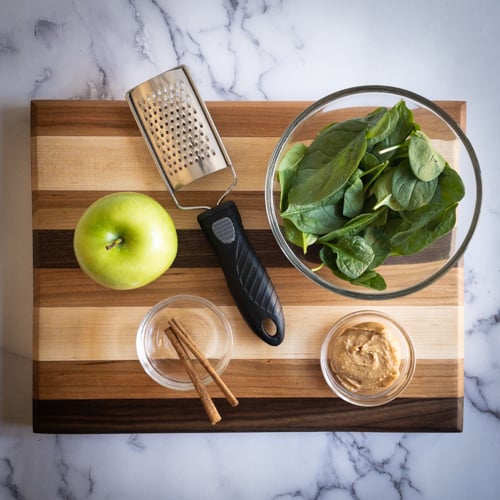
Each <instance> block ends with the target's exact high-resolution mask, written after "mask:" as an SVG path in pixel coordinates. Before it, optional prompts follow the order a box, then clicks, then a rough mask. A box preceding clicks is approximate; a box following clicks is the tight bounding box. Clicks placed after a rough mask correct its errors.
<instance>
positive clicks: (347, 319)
mask: <svg viewBox="0 0 500 500" xmlns="http://www.w3.org/2000/svg"><path fill="white" fill-rule="evenodd" d="M367 322H376V323H380V324H382V325H383V326H384V328H385V331H386V332H387V333H388V334H389V336H390V337H391V339H392V342H393V343H394V345H395V347H396V348H397V349H398V350H399V355H400V358H401V362H400V365H399V375H398V376H397V377H396V378H395V380H394V381H393V382H392V383H390V384H389V385H387V386H386V387H384V388H381V389H379V390H375V389H371V390H363V389H362V388H361V389H359V390H350V389H349V388H347V387H346V386H345V385H344V384H343V383H342V381H341V380H340V379H339V377H338V375H339V374H338V373H337V372H336V371H335V368H334V366H333V363H332V359H333V356H334V355H335V353H334V352H333V346H334V343H335V341H336V340H337V339H338V337H339V336H340V335H341V334H342V333H343V332H344V331H345V330H346V329H348V328H352V327H354V326H356V325H359V324H360V323H367ZM320 362H321V371H322V372H323V377H324V379H325V381H326V383H327V384H328V386H329V387H330V389H331V390H332V391H333V392H334V393H335V394H337V395H338V396H339V397H340V398H342V399H343V400H344V401H347V402H348V403H351V404H354V405H358V406H379V405H382V404H385V403H388V402H389V401H392V400H393V399H394V398H396V397H397V396H398V395H399V394H401V392H402V391H403V390H404V389H405V388H406V387H407V386H408V384H409V383H410V381H411V379H412V377H413V374H414V372H415V365H416V359H415V349H414V347H413V342H412V340H411V338H410V336H409V335H408V334H407V332H406V331H405V330H404V328H403V327H402V326H401V325H400V324H399V323H398V322H397V321H396V320H394V319H393V318H391V317H390V316H388V315H387V314H385V313H382V312H378V311H359V312H355V313H351V314H348V315H347V316H344V317H343V318H341V319H340V320H339V321H337V322H336V323H335V324H334V325H333V326H332V328H331V329H330V331H329V332H328V334H327V335H326V337H325V340H324V342H323V344H322V346H321V355H320Z"/></svg>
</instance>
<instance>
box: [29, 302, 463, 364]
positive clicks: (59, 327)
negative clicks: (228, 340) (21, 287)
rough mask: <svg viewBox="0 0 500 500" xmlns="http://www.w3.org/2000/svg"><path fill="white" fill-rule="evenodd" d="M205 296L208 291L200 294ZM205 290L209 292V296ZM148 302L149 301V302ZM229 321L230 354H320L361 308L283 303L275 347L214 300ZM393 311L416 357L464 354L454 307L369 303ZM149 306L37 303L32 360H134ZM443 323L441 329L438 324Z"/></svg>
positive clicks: (268, 356) (236, 356)
mask: <svg viewBox="0 0 500 500" xmlns="http://www.w3.org/2000/svg"><path fill="white" fill-rule="evenodd" d="M204 296H205V297H207V294H205V295H204ZM207 298H210V297H209V294H208V297H207ZM228 300H229V299H228ZM151 305H153V304H151ZM218 305H219V307H220V308H221V310H222V311H223V312H224V314H225V315H226V317H227V319H228V321H229V322H230V324H231V325H232V328H233V333H234V337H235V339H234V347H233V353H232V359H243V358H250V359H302V358H304V359H310V358H317V359H318V358H319V352H320V347H321V343H322V341H323V338H324V337H325V335H326V334H327V332H328V330H329V328H330V327H331V325H333V323H335V321H337V320H339V319H340V318H341V317H342V316H344V315H346V314H349V313H351V312H354V311H357V310H359V309H360V306H359V305H355V304H352V303H351V305H342V304H339V303H335V306H334V307H332V305H323V306H313V305H310V304H309V303H308V305H293V306H291V305H288V304H287V303H286V302H284V303H283V309H284V315H285V328H286V338H285V340H284V342H283V343H282V344H281V345H280V346H279V348H275V347H271V346H269V345H267V344H265V343H264V342H262V341H261V340H260V339H259V338H257V336H256V335H254V334H253V333H252V332H251V330H250V329H249V328H248V326H247V325H246V323H245V322H244V321H243V319H242V318H241V316H240V315H239V312H238V310H237V308H236V306H234V305H221V304H218ZM372 309H376V310H380V311H384V312H386V313H388V314H389V315H391V316H393V317H394V318H395V319H396V320H398V321H400V322H401V324H402V325H403V326H404V327H406V328H407V329H408V331H409V333H410V335H411V337H412V339H413V342H414V344H415V349H416V354H417V358H418V359H459V358H463V348H462V347H461V345H462V342H460V340H462V335H463V333H462V332H463V325H462V321H461V319H460V314H459V312H460V311H459V310H458V309H457V307H455V306H450V307H444V306H427V307H425V306H395V305H393V303H392V302H391V303H388V304H387V305H386V306H377V307H372ZM148 310H149V307H109V306H102V307H39V308H35V312H34V313H35V320H36V322H37V325H36V326H37V328H38V331H39V338H38V342H37V343H36V345H35V349H34V353H33V356H34V359H36V360H39V361H60V360H65V359H66V360H81V361H87V360H95V361H105V360H130V359H137V354H136V350H135V337H136V332H137V328H138V326H139V323H140V322H141V320H142V318H143V317H144V316H145V315H146V313H147V311H148ZM443 324H446V329H443V328H442V325H443Z"/></svg>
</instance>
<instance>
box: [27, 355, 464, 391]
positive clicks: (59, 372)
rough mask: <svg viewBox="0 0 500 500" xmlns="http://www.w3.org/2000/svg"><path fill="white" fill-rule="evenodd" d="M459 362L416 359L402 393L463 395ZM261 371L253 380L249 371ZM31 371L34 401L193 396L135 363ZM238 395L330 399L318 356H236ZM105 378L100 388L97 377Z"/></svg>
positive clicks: (233, 369)
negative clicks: (162, 382)
mask: <svg viewBox="0 0 500 500" xmlns="http://www.w3.org/2000/svg"><path fill="white" fill-rule="evenodd" d="M462 369H463V360H454V359H438V360H426V359H423V360H422V359H421V360H419V361H418V363H417V367H416V371H415V375H414V377H413V380H412V382H411V383H410V385H409V386H408V388H407V389H406V391H405V392H404V393H403V394H402V396H401V397H411V398H419V399H422V398H427V397H431V398H441V397H462V396H463V385H462V383H461V381H460V377H459V376H458V372H459V371H460V370H462ZM262 371H265V373H266V376H265V377H263V378H262V379H259V380H258V381H257V383H255V382H254V380H253V378H252V376H251V375H252V374H253V373H255V372H262ZM34 373H35V377H36V379H37V382H38V383H37V387H38V389H37V390H36V391H35V393H34V397H36V398H37V399H52V400H55V399H60V400H62V399H143V398H144V399H180V400H183V399H197V397H198V396H197V394H196V392H195V391H175V390H173V389H169V388H166V387H163V386H161V385H159V384H157V383H156V382H154V381H153V380H152V379H150V378H149V377H148V375H146V373H145V372H144V370H143V369H142V366H141V365H140V363H139V362H138V361H43V362H36V363H35V365H34ZM223 379H224V381H225V382H226V384H227V385H228V386H229V387H230V388H231V389H232V390H233V392H235V396H236V397H237V398H238V399H239V398H259V397H260V398H292V397H297V398H299V399H302V398H309V397H314V398H328V399H329V398H332V397H337V396H335V395H334V394H333V393H332V392H331V390H330V389H329V387H328V386H327V385H326V383H325V381H324V379H323V376H322V374H321V369H320V365H319V361H318V360H317V359H294V360H286V359H263V360H259V359H235V360H232V361H231V363H230V364H229V366H228V368H227V369H226V371H225V372H224V374H223ZM103 380H106V384H105V385H104V386H103V384H102V381H103ZM208 389H209V392H210V394H211V396H212V397H214V398H223V397H224V396H223V394H222V392H221V391H220V390H219V388H218V387H217V386H216V385H215V384H213V383H212V384H209V385H208Z"/></svg>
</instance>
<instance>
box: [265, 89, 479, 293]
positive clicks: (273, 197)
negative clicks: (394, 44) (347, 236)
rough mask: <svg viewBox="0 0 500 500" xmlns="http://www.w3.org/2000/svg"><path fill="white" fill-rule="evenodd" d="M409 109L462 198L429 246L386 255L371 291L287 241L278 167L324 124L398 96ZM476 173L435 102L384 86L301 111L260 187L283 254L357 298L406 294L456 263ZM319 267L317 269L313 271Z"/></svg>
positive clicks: (471, 221) (475, 193) (469, 221)
mask: <svg viewBox="0 0 500 500" xmlns="http://www.w3.org/2000/svg"><path fill="white" fill-rule="evenodd" d="M402 99H403V100H404V101H405V103H406V106H407V107H408V108H410V109H411V110H412V113H413V115H414V121H415V123H418V124H419V125H420V126H421V129H422V131H423V132H424V133H425V134H426V135H427V136H428V137H429V139H430V140H431V143H432V144H433V146H434V147H435V149H437V150H438V151H439V153H440V154H441V155H442V156H443V157H444V158H445V160H446V161H447V162H448V163H449V164H450V166H452V167H453V168H454V169H456V170H457V171H458V172H459V174H460V176H461V178H462V180H463V182H464V185H465V196H464V198H463V199H462V200H461V201H460V203H459V205H458V210H457V222H456V224H455V227H454V229H453V231H451V232H450V233H448V234H447V235H445V236H443V237H441V238H440V239H438V240H437V241H435V242H434V243H433V244H432V245H431V246H430V247H427V248H426V249H424V250H422V251H420V252H418V253H415V254H413V255H406V256H390V257H389V258H388V259H387V260H386V261H385V262H384V263H383V264H382V265H381V266H379V267H378V268H377V269H376V270H377V272H379V273H380V274H381V275H383V276H384V279H385V281H386V283H387V287H386V288H385V289H384V290H374V289H372V288H365V287H364V286H360V285H353V284H351V283H349V282H348V281H345V280H343V279H340V278H337V277H336V276H335V275H334V274H333V273H332V271H331V270H330V269H329V268H328V267H327V266H323V267H321V266H320V261H319V259H318V255H317V252H316V253H315V252H314V247H313V250H312V251H308V252H307V253H306V255H304V253H303V251H302V248H300V247H298V246H295V245H293V244H291V243H290V242H289V241H288V240H287V239H286V237H285V233H284V221H283V219H282V217H281V216H280V204H279V203H280V184H279V182H278V180H277V168H278V166H279V164H280V162H281V160H282V158H283V156H284V155H285V154H286V152H287V151H288V150H289V149H290V148H291V147H292V146H293V145H295V144H297V143H303V144H305V145H309V144H310V143H311V142H312V140H313V139H314V138H315V137H316V135H317V134H318V133H319V132H320V131H321V130H322V129H323V128H324V127H325V126H327V125H329V124H331V123H333V122H339V121H343V120H346V119H351V118H361V117H364V116H366V115H367V114H368V113H369V112H371V111H373V110H375V109H376V108H379V107H381V106H385V107H387V108H391V107H392V106H394V105H395V104H397V103H398V102H399V101H400V100H402ZM481 193H482V188H481V173H480V168H479V163H478V160H477V157H476V154H475V152H474V149H473V147H472V145H471V143H470V141H469V140H468V138H467V137H466V135H465V133H464V132H463V130H462V128H461V127H460V126H459V125H458V124H457V122H456V121H455V120H454V119H452V118H451V116H450V115H449V114H448V113H447V112H446V111H444V110H443V109H442V108H441V107H440V106H439V105H437V104H436V103H434V102H432V101H430V100H428V99H425V98H424V97H421V96H419V95H417V94H415V93H413V92H410V91H408V90H404V89H400V88H395V87H387V86H378V85H377V86H375V85H373V86H360V87H353V88H349V89H345V90H341V91H339V92H335V93H333V94H330V95H328V96H326V97H324V98H323V99H320V100H319V101H317V102H315V103H313V104H312V105H310V106H309V107H308V108H307V109H305V110H304V111H303V112H302V113H300V114H299V115H298V116H297V117H296V118H295V119H294V120H293V121H292V123H290V125H289V126H288V127H287V128H286V129H285V131H284V133H283V135H282V136H281V138H280V140H279V142H278V143H277V145H276V147H275V149H274V151H273V153H272V156H271V158H270V161H269V166H268V171H267V175H266V185H265V203H266V212H267V216H268V220H269V223H270V226H271V230H272V232H273V234H274V237H275V238H276V241H277V243H278V245H279V247H280V248H281V250H282V251H283V253H284V255H285V256H286V257H287V258H288V260H289V261H290V262H291V263H292V264H293V266H294V267H295V268H296V269H297V270H298V271H300V272H301V273H302V274H303V275H305V276H307V277H308V278H309V279H311V280H312V281H314V282H315V283H317V284H318V285H320V286H322V287H324V288H326V289H328V290H330V291H333V292H336V293H339V294H342V295H345V296H348V297H353V298H358V299H390V298H394V297H399V296H403V295H407V294H410V293H413V292H416V291H418V290H421V289H423V288H424V287H426V286H428V285H430V284H431V283H433V282H434V281H436V280H437V279H438V278H440V277H442V276H443V275H444V274H445V273H447V272H448V271H449V270H450V269H451V268H453V267H454V266H456V265H457V263H459V260H460V258H461V257H462V256H463V254H464V251H465V249H466V247H467V245H468V243H469V241H470V239H471V237H472V235H473V233H474V230H475V228H476V225H477V221H478V217H479V211H480V205H481ZM318 268H319V269H318Z"/></svg>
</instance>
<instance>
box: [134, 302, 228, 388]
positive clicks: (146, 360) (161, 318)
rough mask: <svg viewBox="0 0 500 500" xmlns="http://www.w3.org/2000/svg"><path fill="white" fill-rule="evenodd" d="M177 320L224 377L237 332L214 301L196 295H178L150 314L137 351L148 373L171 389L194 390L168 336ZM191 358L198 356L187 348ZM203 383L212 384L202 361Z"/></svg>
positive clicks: (200, 372)
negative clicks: (173, 319)
mask: <svg viewBox="0 0 500 500" xmlns="http://www.w3.org/2000/svg"><path fill="white" fill-rule="evenodd" d="M172 318H175V319H176V320H178V321H179V323H181V324H182V326H184V327H185V329H186V330H187V331H188V332H189V333H190V334H191V337H192V339H193V340H194V342H195V343H196V345H197V346H198V348H199V350H200V351H201V352H202V353H203V354H204V355H205V357H206V358H207V359H208V360H209V361H210V363H211V364H212V366H213V367H214V369H215V371H216V372H217V374H218V375H222V373H223V372H224V370H225V369H226V367H227V365H228V363H229V360H230V359H231V351H232V347H233V333H232V329H231V325H230V324H229V321H228V320H227V318H226V317H225V316H224V314H223V313H222V311H221V310H220V309H219V308H218V307H216V306H215V305H214V304H213V303H212V302H210V301H208V300H206V299H204V298H202V297H196V296H192V295H175V296H173V297H170V298H168V299H165V300H162V301H161V302H159V303H158V304H156V305H155V306H153V307H152V308H151V309H150V311H149V312H148V313H147V314H146V316H145V317H144V319H143V320H142V321H141V324H140V325H139V328H138V330H137V337H136V349H137V355H138V357H139V361H140V362H141V365H142V367H143V368H144V370H145V372H146V373H147V374H148V375H149V376H150V377H151V378H152V379H153V380H154V381H156V382H157V383H158V384H160V385H162V386H164V387H167V388H169V389H175V390H178V391H189V390H192V389H194V386H193V383H192V382H191V379H190V378H189V376H188V374H187V372H186V370H185V368H184V366H183V364H182V362H181V361H180V360H179V357H178V355H177V353H176V351H175V349H174V347H173V346H172V344H171V342H170V340H169V339H168V337H167V335H166V334H165V331H164V330H165V329H166V328H167V327H168V322H169V320H171V319H172ZM187 352H188V354H189V355H190V357H191V359H193V360H195V357H194V355H192V353H191V352H190V351H189V350H188V349H187ZM193 366H194V367H195V368H196V369H197V370H199V375H200V378H201V381H202V383H203V384H208V383H209V382H211V381H212V377H210V375H208V373H207V372H206V370H205V369H204V368H203V367H202V366H201V365H200V363H198V362H193Z"/></svg>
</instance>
